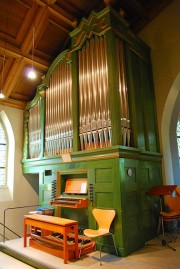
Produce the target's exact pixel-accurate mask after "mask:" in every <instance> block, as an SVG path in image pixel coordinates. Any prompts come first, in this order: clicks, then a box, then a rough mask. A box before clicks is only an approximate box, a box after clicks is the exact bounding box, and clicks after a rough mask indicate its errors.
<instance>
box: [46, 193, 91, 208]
mask: <svg viewBox="0 0 180 269" xmlns="http://www.w3.org/2000/svg"><path fill="white" fill-rule="evenodd" d="M50 204H51V205H56V206H62V207H71V208H83V207H87V206H88V199H87V198H76V197H73V198H72V197H67V196H66V197H65V196H59V197H55V198H53V199H52V201H51V202H50Z"/></svg>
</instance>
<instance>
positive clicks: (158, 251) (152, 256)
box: [0, 235, 180, 269]
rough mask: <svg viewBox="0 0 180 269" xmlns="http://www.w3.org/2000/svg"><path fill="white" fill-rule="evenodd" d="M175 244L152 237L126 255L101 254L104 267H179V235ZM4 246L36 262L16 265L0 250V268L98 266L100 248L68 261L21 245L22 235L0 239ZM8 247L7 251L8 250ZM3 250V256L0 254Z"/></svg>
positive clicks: (55, 268)
mask: <svg viewBox="0 0 180 269" xmlns="http://www.w3.org/2000/svg"><path fill="white" fill-rule="evenodd" d="M170 245H171V246H172V247H174V248H176V251H173V250H172V249H171V248H169V247H168V246H162V244H161V240H159V239H154V240H152V241H150V242H148V243H147V246H146V247H144V248H143V249H140V250H139V251H136V252H134V253H133V254H131V255H129V256H128V257H124V258H121V257H116V256H114V255H109V254H107V253H103V254H102V263H103V265H102V267H100V268H103V269H112V268H113V269H116V268H117V269H120V268H123V269H132V268H133V269H141V268H142V269H144V268H146V269H180V259H179V257H180V235H179V236H178V238H177V240H176V242H172V243H170ZM3 248H7V249H9V250H12V251H14V252H15V253H16V254H18V255H22V256H23V257H25V259H29V260H30V261H32V263H33V262H36V263H37V264H39V265H38V266H36V265H34V264H35V263H34V264H33V265H34V267H32V266H28V267H25V265H24V267H21V266H20V265H19V266H18V265H17V261H16V260H14V259H13V260H12V262H11V264H12V265H13V266H12V267H11V266H10V265H9V258H8V256H6V255H4V254H3V253H1V252H0V269H7V268H8V269H11V268H12V269H15V268H18V269H21V268H24V269H25V268H40V269H48V268H49V269H70V268H71V269H72V268H73V269H83V268H86V269H88V268H89V269H97V268H99V266H100V264H99V252H98V251H97V252H92V253H90V254H88V255H84V256H83V257H82V258H81V259H80V260H71V261H69V262H68V264H64V263H63V260H62V259H61V258H58V257H55V256H52V255H50V254H47V253H44V252H42V251H40V250H36V249H34V248H31V247H26V248H24V247H23V239H22V238H20V239H14V240H10V241H6V242H5V243H0V249H1V250H2V249H3ZM9 250H8V251H9ZM1 254H2V256H1Z"/></svg>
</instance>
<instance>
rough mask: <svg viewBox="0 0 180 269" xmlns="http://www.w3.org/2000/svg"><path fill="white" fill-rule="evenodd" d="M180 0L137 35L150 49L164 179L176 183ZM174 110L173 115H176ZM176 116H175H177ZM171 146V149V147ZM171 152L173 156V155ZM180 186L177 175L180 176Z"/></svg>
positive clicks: (179, 108)
mask: <svg viewBox="0 0 180 269" xmlns="http://www.w3.org/2000/svg"><path fill="white" fill-rule="evenodd" d="M179 11H180V1H179V0H174V1H173V2H172V3H171V4H170V5H168V6H167V7H166V8H165V9H164V10H163V11H162V12H161V13H160V14H159V16H158V17H156V18H155V19H154V20H153V21H152V22H151V23H149V24H148V25H147V27H146V28H145V29H143V30H142V31H141V33H140V34H139V36H140V38H141V39H142V40H144V42H145V43H146V44H148V45H149V47H150V48H151V56H152V66H153V77H154V86H155V96H156V107H157V117H158V129H159V134H160V146H161V151H162V152H163V177H164V182H165V183H169V184H173V182H176V183H177V178H176V177H177V175H178V174H179V165H177V161H178V160H177V155H176V158H175V155H174V152H175V150H176V148H175V147H176V146H177V144H175V143H174V141H175V139H176V137H175V136H176V133H175V124H174V121H175V117H176V116H175V115H177V109H178V110H179V111H180V106H179V103H178V101H177V100H178V95H179V91H180V84H178V81H179V79H178V77H179V74H180V53H179V50H180V15H179V14H180V13H179ZM175 112H176V114H175ZM176 119H177V117H176ZM172 147H173V148H172ZM172 153H173V156H172ZM179 185H180V178H179Z"/></svg>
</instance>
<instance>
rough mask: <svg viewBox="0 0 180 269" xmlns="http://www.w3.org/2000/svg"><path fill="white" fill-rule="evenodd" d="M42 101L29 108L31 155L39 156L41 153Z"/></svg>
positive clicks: (32, 156)
mask: <svg viewBox="0 0 180 269" xmlns="http://www.w3.org/2000/svg"><path fill="white" fill-rule="evenodd" d="M40 139H41V137H40V102H39V101H38V102H37V104H36V105H35V106H34V107H32V108H31V109H30V110H29V157H30V159H32V158H37V157H39V154H40Z"/></svg>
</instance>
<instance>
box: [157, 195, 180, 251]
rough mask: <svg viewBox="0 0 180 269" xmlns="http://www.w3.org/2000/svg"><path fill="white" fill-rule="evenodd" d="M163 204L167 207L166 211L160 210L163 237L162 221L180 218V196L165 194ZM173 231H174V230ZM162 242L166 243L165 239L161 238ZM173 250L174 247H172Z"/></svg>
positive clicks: (172, 220)
mask: <svg viewBox="0 0 180 269" xmlns="http://www.w3.org/2000/svg"><path fill="white" fill-rule="evenodd" d="M164 201H165V205H166V206H167V208H168V212H165V211H162V212H160V221H161V225H162V233H163V238H164V222H171V223H172V224H173V222H174V221H175V220H177V221H178V220H180V196H175V197H173V196H165V197H164ZM158 233H159V232H158ZM174 233H175V232H174ZM162 244H164V245H165V244H166V241H165V239H163V241H162ZM173 250H174V249H173Z"/></svg>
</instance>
